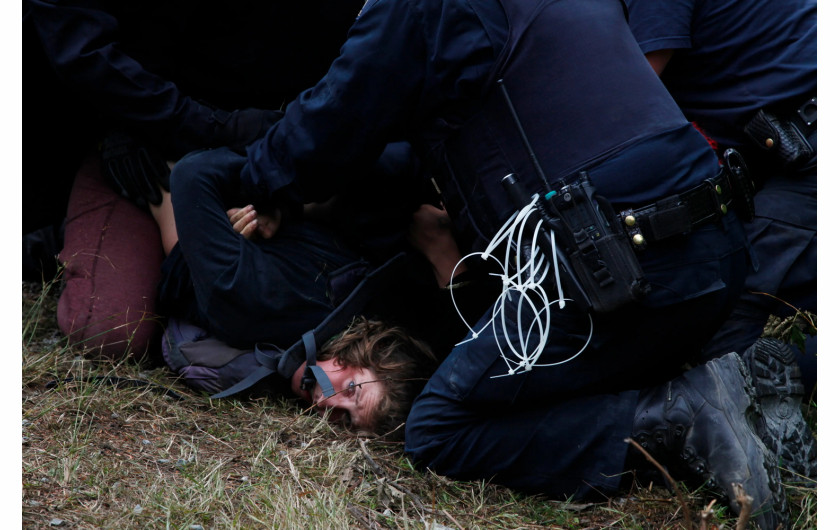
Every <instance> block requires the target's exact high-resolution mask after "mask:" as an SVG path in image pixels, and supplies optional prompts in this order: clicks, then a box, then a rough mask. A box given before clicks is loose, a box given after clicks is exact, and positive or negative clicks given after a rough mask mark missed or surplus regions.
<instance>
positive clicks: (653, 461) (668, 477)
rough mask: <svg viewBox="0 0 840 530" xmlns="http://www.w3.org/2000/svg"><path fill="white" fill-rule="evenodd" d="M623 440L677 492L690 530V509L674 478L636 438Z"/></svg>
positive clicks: (691, 526)
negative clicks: (639, 453)
mask: <svg viewBox="0 0 840 530" xmlns="http://www.w3.org/2000/svg"><path fill="white" fill-rule="evenodd" d="M624 441H625V442H627V443H629V444H630V445H632V446H633V447H635V448H636V449H638V450H639V451H641V453H642V454H643V455H645V458H646V459H647V461H648V462H650V463H651V464H653V465H654V466H655V467H656V469H658V470H659V472H660V473H662V476H664V477H665V480H667V481H668V484H670V485H671V487H672V488H673V489H674V492H675V493H676V494H677V499H678V500H679V502H680V506H682V510H683V519H684V521H685V528H686V530H691V529H692V528H694V523H693V522H692V521H691V511H689V509H688V503H687V502H686V501H685V497H683V494H682V490H680V488H679V485H678V484H677V481H676V480H674V479H673V477H671V475H670V473H668V471H667V470H666V469H665V468H664V467H662V464H660V463H659V462H657V461H656V459H655V458H653V457H652V456H651V455H650V453H648V452H647V451H646V450H645V448H644V447H642V446H641V445H639V443H638V442H637V441H636V440H634V439H632V438H625V439H624Z"/></svg>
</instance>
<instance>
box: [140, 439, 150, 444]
mask: <svg viewBox="0 0 840 530" xmlns="http://www.w3.org/2000/svg"><path fill="white" fill-rule="evenodd" d="M141 443H142V444H143V445H152V442H150V441H149V440H143V441H142V442H141Z"/></svg>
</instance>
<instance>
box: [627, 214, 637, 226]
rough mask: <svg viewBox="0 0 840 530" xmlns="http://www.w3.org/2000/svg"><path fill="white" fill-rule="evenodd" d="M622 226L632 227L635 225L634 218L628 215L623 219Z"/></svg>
mask: <svg viewBox="0 0 840 530" xmlns="http://www.w3.org/2000/svg"><path fill="white" fill-rule="evenodd" d="M624 224H626V225H627V226H633V225H635V224H636V218H635V217H633V216H632V215H628V216H627V217H625V218H624Z"/></svg>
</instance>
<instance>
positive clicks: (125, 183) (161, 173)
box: [100, 131, 169, 208]
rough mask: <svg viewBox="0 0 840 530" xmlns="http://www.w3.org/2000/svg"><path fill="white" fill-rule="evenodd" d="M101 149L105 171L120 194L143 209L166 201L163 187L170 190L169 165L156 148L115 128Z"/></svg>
mask: <svg viewBox="0 0 840 530" xmlns="http://www.w3.org/2000/svg"><path fill="white" fill-rule="evenodd" d="M100 152H101V155H102V172H103V173H104V175H105V179H106V180H107V181H108V182H109V183H110V184H111V186H112V187H113V188H114V189H115V190H116V191H117V193H119V194H120V195H122V196H123V197H125V198H126V199H128V200H130V201H132V202H134V203H135V204H136V205H137V206H139V207H140V208H146V206H147V205H149V204H153V205H159V204H160V203H161V202H162V201H163V196H162V194H161V191H160V188H163V189H165V190H166V191H169V166H168V165H167V164H166V160H164V158H163V157H162V156H161V155H159V154H158V153H157V152H156V151H154V150H153V149H151V148H149V147H147V146H144V145H141V144H139V143H138V142H137V141H136V140H135V139H134V138H132V137H131V136H129V135H127V134H125V133H124V132H121V131H113V132H111V133H109V134H108V135H107V136H106V137H105V139H104V140H102V144H101V147H100Z"/></svg>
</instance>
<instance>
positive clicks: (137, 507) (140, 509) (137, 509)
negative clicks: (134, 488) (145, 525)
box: [134, 504, 143, 515]
mask: <svg viewBox="0 0 840 530" xmlns="http://www.w3.org/2000/svg"><path fill="white" fill-rule="evenodd" d="M134 513H135V514H137V515H140V514H141V513H143V507H142V506H140V505H139V504H137V505H135V506H134Z"/></svg>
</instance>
